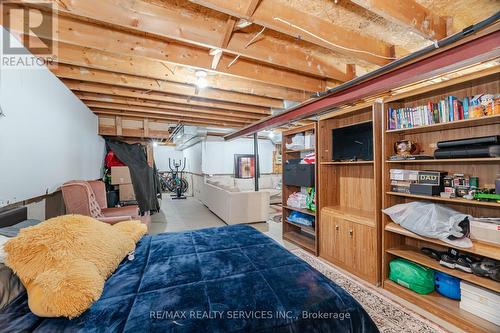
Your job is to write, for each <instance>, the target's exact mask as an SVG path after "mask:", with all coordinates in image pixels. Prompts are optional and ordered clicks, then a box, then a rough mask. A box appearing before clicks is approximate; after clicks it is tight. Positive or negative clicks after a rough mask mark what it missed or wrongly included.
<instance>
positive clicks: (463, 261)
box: [455, 255, 480, 273]
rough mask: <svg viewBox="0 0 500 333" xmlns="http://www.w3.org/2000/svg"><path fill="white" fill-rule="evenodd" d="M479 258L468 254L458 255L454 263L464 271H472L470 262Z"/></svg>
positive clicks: (474, 261)
mask: <svg viewBox="0 0 500 333" xmlns="http://www.w3.org/2000/svg"><path fill="white" fill-rule="evenodd" d="M479 261H480V260H479V259H477V258H474V257H472V256H469V255H460V256H459V257H458V259H457V262H456V264H455V268H456V269H459V270H461V271H464V272H466V273H472V267H471V266H472V264H474V263H476V262H479Z"/></svg>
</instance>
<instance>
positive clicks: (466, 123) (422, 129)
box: [386, 95, 500, 134]
mask: <svg viewBox="0 0 500 333" xmlns="http://www.w3.org/2000/svg"><path fill="white" fill-rule="evenodd" d="M440 96H441V95H440ZM464 97H465V96H464ZM498 123H500V115H492V116H488V117H481V118H473V119H464V120H455V121H452V122H448V123H439V124H433V125H427V126H418V127H412V128H398V129H392V130H386V133H405V134H410V133H412V134H417V133H427V132H434V131H442V130H449V129H459V128H468V127H475V126H481V125H487V124H498Z"/></svg>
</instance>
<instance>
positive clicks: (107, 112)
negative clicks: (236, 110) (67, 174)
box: [92, 108, 242, 128]
mask: <svg viewBox="0 0 500 333" xmlns="http://www.w3.org/2000/svg"><path fill="white" fill-rule="evenodd" d="M92 111H93V112H94V113H95V114H97V115H98V116H102V115H110V116H122V117H129V118H138V119H157V120H164V121H168V122H171V123H172V124H178V123H182V124H187V125H198V126H219V127H228V128H241V127H242V125H239V124H235V123H227V122H220V121H205V120H200V119H192V118H183V119H182V121H180V120H179V118H178V117H171V116H161V115H152V114H150V113H140V112H124V111H119V110H112V109H98V108H93V109H92Z"/></svg>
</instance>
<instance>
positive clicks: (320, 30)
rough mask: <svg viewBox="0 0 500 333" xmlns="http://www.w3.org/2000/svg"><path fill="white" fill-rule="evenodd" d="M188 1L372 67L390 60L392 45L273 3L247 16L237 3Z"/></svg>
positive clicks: (267, 2) (267, 0)
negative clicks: (368, 63)
mask: <svg viewBox="0 0 500 333" xmlns="http://www.w3.org/2000/svg"><path fill="white" fill-rule="evenodd" d="M189 1H191V2H193V3H196V4H199V5H202V6H204V7H207V8H211V9H214V10H216V11H219V12H223V13H226V14H228V15H231V16H235V17H239V18H244V19H247V20H250V21H252V22H254V23H256V24H258V25H261V26H263V27H266V28H269V29H271V30H275V31H278V32H281V33H283V34H286V35H289V36H293V37H297V38H299V39H303V40H305V41H308V42H310V43H313V44H316V45H319V46H322V47H325V48H327V49H330V50H333V51H335V52H339V53H342V54H346V55H349V56H353V57H356V58H358V59H362V60H365V61H367V62H370V63H373V64H377V65H385V64H387V63H389V62H391V61H392V58H393V57H394V48H393V46H392V45H389V44H387V43H385V42H383V41H380V40H377V39H375V38H372V37H369V36H366V35H363V34H361V33H359V32H356V31H350V30H347V29H345V28H343V27H342V26H337V25H335V24H333V23H330V22H328V21H325V20H323V19H320V18H318V17H316V16H313V15H310V14H307V13H305V12H301V11H299V10H297V9H294V8H292V7H290V6H285V5H283V4H280V3H278V2H276V1H273V0H262V1H261V2H260V5H259V6H258V7H257V9H256V10H255V12H254V13H253V15H252V16H251V17H248V15H247V13H246V11H245V6H244V5H243V4H242V2H241V1H226V0H189ZM249 1H251V0H249ZM356 50H357V51H356Z"/></svg>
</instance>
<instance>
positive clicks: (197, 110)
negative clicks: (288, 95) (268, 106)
mask: <svg viewBox="0 0 500 333" xmlns="http://www.w3.org/2000/svg"><path fill="white" fill-rule="evenodd" d="M76 96H77V97H78V98H80V99H81V100H82V101H85V103H87V102H88V101H94V102H106V103H117V104H125V105H136V106H144V107H150V108H154V109H165V110H171V111H173V110H177V111H180V112H181V113H183V114H185V115H186V116H189V115H190V114H191V113H194V114H200V115H201V114H207V115H218V116H222V117H226V118H228V119H229V120H230V119H234V120H238V121H252V120H256V119H262V118H264V117H265V115H258V114H252V113H244V112H238V111H228V110H221V109H211V108H204V107H199V106H190V105H181V104H172V103H164V102H156V101H147V100H143V99H138V98H126V97H118V96H111V95H102V94H94V93H81V92H77V93H76Z"/></svg>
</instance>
